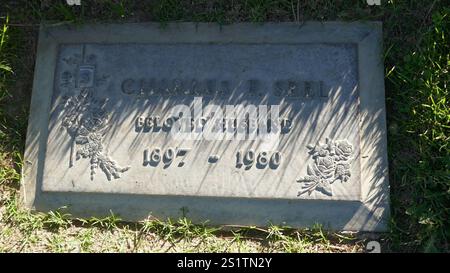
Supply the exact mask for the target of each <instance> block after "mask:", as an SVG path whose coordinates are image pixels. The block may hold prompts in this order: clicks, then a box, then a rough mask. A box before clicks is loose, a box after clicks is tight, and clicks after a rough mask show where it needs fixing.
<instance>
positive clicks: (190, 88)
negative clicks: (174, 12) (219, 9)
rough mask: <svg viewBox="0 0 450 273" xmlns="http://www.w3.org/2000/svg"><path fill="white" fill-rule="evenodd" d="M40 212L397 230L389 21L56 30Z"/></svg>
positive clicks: (43, 81) (42, 143) (40, 106)
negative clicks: (391, 179) (386, 79)
mask: <svg viewBox="0 0 450 273" xmlns="http://www.w3.org/2000/svg"><path fill="white" fill-rule="evenodd" d="M23 184H24V185H23V199H24V202H25V204H26V205H27V206H29V207H32V208H34V209H37V210H50V209H57V208H59V207H61V206H67V207H68V209H69V210H70V212H71V213H72V214H73V215H77V216H91V215H105V214H108V213H109V212H110V211H113V212H114V213H116V214H119V215H120V216H121V217H122V218H123V219H128V220H139V219H143V218H146V217H148V216H149V215H152V216H154V217H158V218H166V217H180V216H182V215H184V216H187V217H189V218H191V219H193V220H194V221H196V222H202V221H206V220H209V221H210V223H212V224H248V225H267V224H268V223H275V224H285V225H291V226H311V225H313V224H315V223H321V224H323V225H324V226H325V227H327V228H331V229H345V230H372V231H373V230H374V231H378V230H384V229H385V228H386V219H387V217H388V192H389V191H388V181H387V159H386V129H385V107H384V85H383V65H382V59H381V25H380V24H379V23H336V22H330V23H314V22H311V23H306V24H303V25H298V24H293V23H283V24H263V25H253V24H235V25H228V26H217V25H213V24H193V23H179V24H169V25H168V26H165V27H161V26H160V25H159V24H151V23H149V24H120V25H86V26H57V27H49V26H47V27H46V26H43V27H41V30H40V37H39V45H38V52H37V60H36V69H35V80H34V87H33V96H32V103H31V114H30V118H29V127H28V134H27V144H26V153H25V163H24V176H23Z"/></svg>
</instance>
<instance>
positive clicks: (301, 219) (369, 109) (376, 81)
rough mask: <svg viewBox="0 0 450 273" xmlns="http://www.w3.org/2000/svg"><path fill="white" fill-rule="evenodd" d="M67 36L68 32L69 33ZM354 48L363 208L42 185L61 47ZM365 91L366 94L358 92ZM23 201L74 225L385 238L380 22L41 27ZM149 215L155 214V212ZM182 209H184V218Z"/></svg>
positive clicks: (344, 203) (385, 163)
mask: <svg viewBox="0 0 450 273" xmlns="http://www.w3.org/2000/svg"><path fill="white" fill-rule="evenodd" d="M68 30H70V31H68ZM134 42H135V43H138V42H139V43H169V42H170V43H181V42H183V43H209V42H216V43H271V44H276V43H282V44H286V43H355V44H357V45H358V77H359V91H360V113H361V127H360V128H361V131H360V132H361V178H362V179H361V191H362V192H361V196H362V201H361V202H359V201H320V200H283V199H282V200H272V199H245V198H215V197H188V196H146V195H131V194H114V195H110V194H99V193H76V192H51V193H50V192H43V191H42V190H41V186H42V185H41V182H42V175H43V165H44V161H45V149H46V143H47V134H48V131H47V128H48V121H49V110H50V104H51V98H52V91H53V82H54V78H53V77H54V69H55V64H56V58H57V52H58V50H57V47H58V45H59V44H61V43H134ZM361 91H363V92H361ZM22 172H23V175H22V182H21V184H22V185H21V197H22V201H23V203H24V204H25V206H26V207H28V208H32V209H35V210H39V211H46V210H54V209H57V208H59V207H62V206H65V205H68V206H69V212H70V213H71V214H72V215H74V216H77V217H86V216H92V215H96V216H102V215H108V214H109V212H110V210H112V211H114V213H116V214H119V215H120V216H121V217H122V218H123V219H125V220H140V219H143V218H146V217H147V216H148V215H149V214H152V215H153V216H156V217H159V218H166V217H179V216H182V215H183V213H186V212H187V214H186V216H187V217H189V218H191V219H192V220H193V221H194V222H204V221H205V220H207V219H208V220H209V223H210V224H231V223H232V224H241V225H258V226H265V225H267V224H268V223H274V224H286V225H290V226H293V227H305V226H306V227H307V226H312V225H313V224H315V223H321V224H323V225H324V227H326V228H328V229H333V230H352V231H386V230H387V224H388V219H389V182H388V161H387V141H386V117H385V101H384V71H383V63H382V26H381V23H379V22H354V23H343V22H326V23H320V22H307V23H304V24H297V23H265V24H252V23H240V24H233V25H226V26H219V25H217V24H209V23H197V24H196V23H171V24H168V25H167V26H164V27H161V25H160V24H159V23H138V24H134V23H128V24H99V25H83V26H64V25H63V26H44V25H42V26H41V29H40V34H39V43H38V54H37V58H36V67H35V75H34V85H33V94H32V100H31V108H30V116H29V124H28V131H27V141H26V150H25V160H24V166H23V171H22ZM150 208H151V209H152V210H151V209H150ZM182 208H187V209H186V210H184V212H182V211H183V209H182Z"/></svg>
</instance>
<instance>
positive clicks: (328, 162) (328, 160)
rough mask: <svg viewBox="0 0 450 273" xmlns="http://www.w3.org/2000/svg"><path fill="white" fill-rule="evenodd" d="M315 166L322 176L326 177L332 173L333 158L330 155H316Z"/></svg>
mask: <svg viewBox="0 0 450 273" xmlns="http://www.w3.org/2000/svg"><path fill="white" fill-rule="evenodd" d="M316 167H317V169H318V170H319V172H320V174H321V176H322V177H324V178H328V177H330V176H332V175H333V173H334V167H335V163H334V159H333V157H331V156H324V157H316Z"/></svg>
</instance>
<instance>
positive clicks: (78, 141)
mask: <svg viewBox="0 0 450 273" xmlns="http://www.w3.org/2000/svg"><path fill="white" fill-rule="evenodd" d="M105 102H106V100H98V99H95V98H94V97H93V95H92V90H91V89H89V88H83V89H81V91H80V93H79V94H78V95H74V96H68V97H64V98H63V102H62V105H63V115H62V127H63V128H65V129H66V130H67V132H68V134H69V135H70V136H71V137H72V147H71V155H70V162H69V166H70V167H72V166H73V153H74V151H75V150H76V153H75V158H76V160H79V159H80V158H88V159H90V164H91V173H90V176H91V180H93V179H94V175H95V171H96V169H97V168H100V169H101V170H102V171H103V172H104V173H105V175H106V178H107V179H108V180H111V178H114V179H117V178H119V177H120V174H121V173H124V172H126V171H127V170H128V169H129V167H125V168H121V167H119V166H118V165H117V163H116V162H115V161H113V160H112V159H111V158H109V156H108V155H107V154H106V153H105V151H104V149H103V148H104V147H103V144H102V139H103V137H104V134H105V131H106V129H107V128H108V126H107V125H108V115H107V113H106V111H105V110H104V105H105Z"/></svg>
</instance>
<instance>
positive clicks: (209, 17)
mask: <svg viewBox="0 0 450 273" xmlns="http://www.w3.org/2000/svg"><path fill="white" fill-rule="evenodd" d="M449 13H450V9H449V7H446V5H445V1H439V0H436V1H428V0H409V1H408V0H404V1H397V0H389V1H388V0H386V1H382V5H381V6H379V7H377V6H372V7H369V6H368V5H367V4H366V2H365V1H364V0H352V1H349V0H310V1H297V0H292V1H291V0H278V1H275V0H243V1H231V0H211V1H207V0H189V1H188V0H181V1H175V0H155V1H131V0H121V1H118V0H103V1H100V0H99V1H82V6H73V7H69V6H67V5H66V4H65V1H48V0H46V1H38V0H30V1H25V0H22V1H2V3H0V251H5V252H6V251H55V252H56V251H63V252H66V251H67V252H71V251H76V252H92V251H124V252H136V251H144V252H145V251H156V252H160V251H186V252H193V251H203V252H224V251H235V252H237V251H248V252H254V251H265V252H273V251H282V252H315V251H337V252H342V251H344V252H346V251H363V250H364V244H365V242H367V240H368V238H373V237H374V236H375V238H376V239H377V240H379V241H381V242H382V250H383V251H417V252H448V251H449V245H448V241H449V236H450V235H449V231H450V223H449V218H450V217H449V216H450V215H449V214H450V213H449V207H450V206H449V204H450V171H449V170H450V166H449V165H450V152H449V142H450V141H449V138H450V132H449V130H450V122H449V121H450V110H449V109H450V107H449V99H450V96H449V92H448V86H449V71H448V70H449V63H450V61H449V52H450V50H449V45H450V41H449V34H448V29H449V24H450V23H449V22H450V19H449V17H450V14H449ZM42 20H45V21H49V22H52V23H61V22H70V23H76V24H83V23H86V22H137V21H158V22H161V23H162V25H164V24H165V23H167V22H170V21H195V22H216V23H218V24H228V23H233V22H242V21H247V22H258V23H259V22H264V21H275V22H279V21H295V22H302V21H305V20H319V21H322V20H346V21H353V20H380V21H383V31H384V47H385V52H384V63H385V68H386V73H385V76H386V103H387V116H388V145H389V151H388V152H389V163H390V177H389V178H390V185H391V210H392V219H391V228H390V232H388V233H387V234H383V235H381V237H380V235H373V234H369V235H365V234H359V235H357V236H355V235H347V234H343V233H332V232H326V231H324V230H323V229H322V228H320V227H312V228H311V229H303V230H297V229H291V228H289V227H279V226H269V227H267V228H257V227H232V228H230V227H210V226H208V225H207V223H206V224H201V225H194V224H192V223H191V222H190V221H189V219H186V218H182V219H179V220H176V221H175V220H173V221H171V220H164V221H163V219H161V220H156V219H149V220H147V221H143V222H140V223H125V222H122V221H121V220H120V218H118V217H117V216H116V215H114V214H113V213H111V215H110V216H109V217H106V218H103V219H97V218H90V219H72V218H70V215H68V214H67V213H65V210H64V208H61V209H60V210H58V211H54V212H50V213H30V212H29V211H27V210H24V209H23V208H21V207H20V206H19V204H18V194H17V190H18V186H19V180H20V169H21V164H22V157H23V156H22V155H23V148H24V141H25V131H26V130H25V128H26V124H27V112H28V105H29V100H30V94H31V87H32V78H33V66H34V54H35V49H36V48H35V47H36V38H37V30H38V24H39V22H41V21H42ZM377 236H378V237H377Z"/></svg>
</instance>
